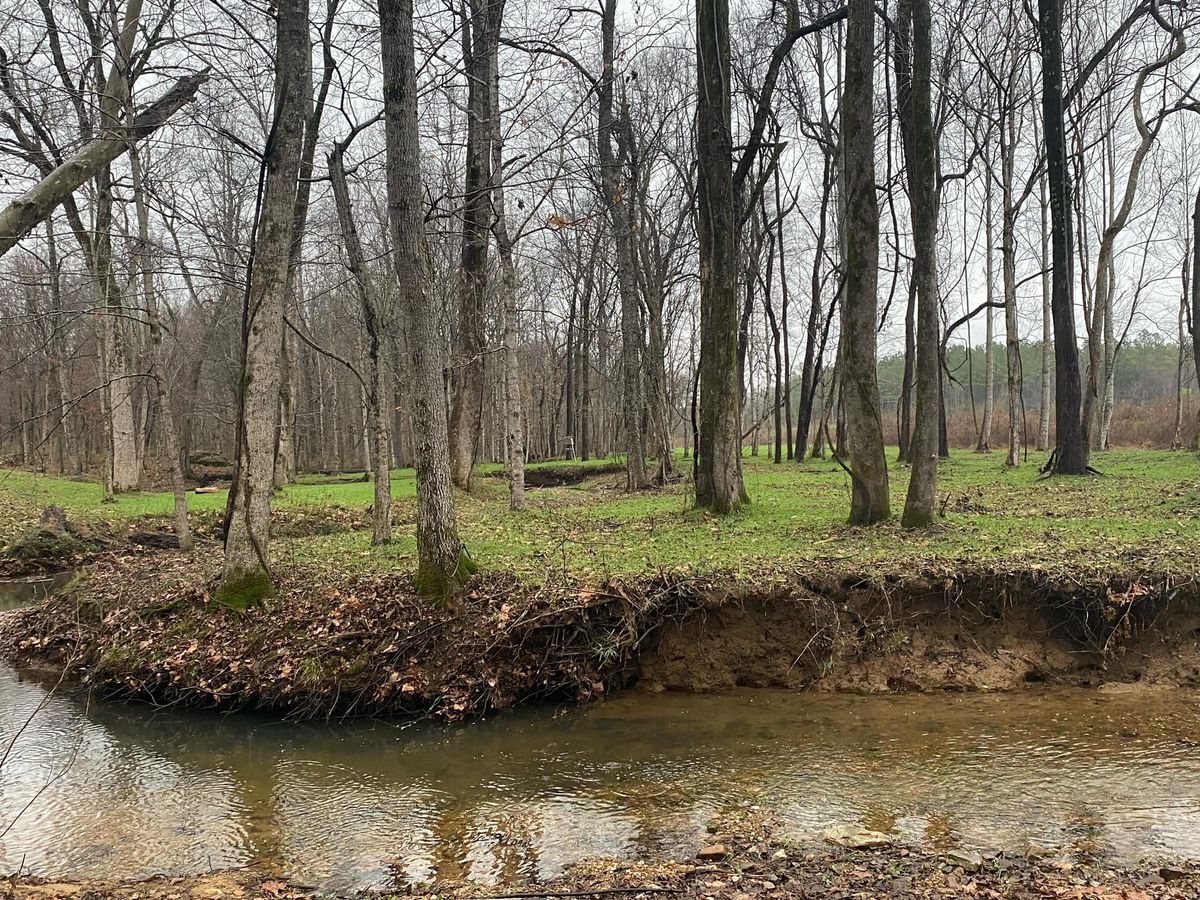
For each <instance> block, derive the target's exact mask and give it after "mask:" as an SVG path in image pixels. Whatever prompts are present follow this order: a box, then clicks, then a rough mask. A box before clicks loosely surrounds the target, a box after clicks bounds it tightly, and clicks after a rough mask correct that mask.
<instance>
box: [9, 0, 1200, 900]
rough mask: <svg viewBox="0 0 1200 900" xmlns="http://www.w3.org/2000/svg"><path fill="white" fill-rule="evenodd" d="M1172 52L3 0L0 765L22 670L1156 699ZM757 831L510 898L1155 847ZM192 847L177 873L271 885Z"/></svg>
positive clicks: (1170, 299) (1008, 877) (323, 710)
mask: <svg viewBox="0 0 1200 900" xmlns="http://www.w3.org/2000/svg"><path fill="white" fill-rule="evenodd" d="M1198 41H1200V9H1197V7H1196V5H1195V4H1193V3H1188V2H1185V0H990V2H980V0H735V2H730V0H694V2H690V0H585V2H581V3H567V2H557V0H526V2H520V0H378V3H377V4H372V3H363V2H362V0H267V2H266V3H261V2H256V0H0V325H2V328H0V544H2V545H3V550H2V552H0V601H2V600H3V599H4V597H5V596H7V595H6V594H4V591H10V592H13V596H16V592H17V591H24V592H25V593H22V594H21V600H20V603H19V605H20V606H22V607H26V606H27V607H28V608H22V609H20V610H19V611H14V612H12V613H11V614H10V613H7V612H6V613H5V614H4V615H3V616H0V658H3V659H4V660H6V661H7V663H8V664H11V666H12V667H13V668H12V671H13V672H18V673H21V678H22V679H23V678H24V677H25V673H27V672H29V673H40V676H39V677H41V678H46V677H49V678H50V679H51V682H52V684H53V687H52V688H50V689H49V693H48V694H47V695H46V699H45V700H41V701H39V702H38V705H37V706H36V709H35V710H34V711H33V713H31V715H30V717H29V719H28V720H27V721H26V722H25V724H24V725H22V726H21V729H20V733H18V735H17V736H16V737H14V738H13V743H12V744H10V745H9V749H10V750H11V748H12V747H13V746H16V745H17V743H18V738H19V737H20V734H23V733H24V732H25V730H26V729H27V728H30V727H32V726H31V725H30V723H31V722H32V723H36V721H37V720H36V716H37V714H38V712H39V711H40V710H42V709H43V707H45V706H46V705H47V704H48V703H50V699H51V698H52V697H54V695H55V692H56V691H58V690H59V688H60V685H63V684H67V683H70V684H73V685H75V686H77V687H80V686H82V687H83V688H84V689H85V690H86V691H87V692H88V697H89V698H90V697H91V696H92V692H98V694H99V695H100V696H101V697H103V698H105V699H116V700H136V701H147V702H149V703H151V704H153V705H155V706H156V707H159V708H174V707H181V708H182V707H204V708H210V709H219V710H225V711H231V710H249V709H258V710H266V711H267V712H269V713H271V714H279V715H282V716H283V717H284V718H286V719H288V720H291V719H303V720H319V719H324V720H327V721H328V720H335V719H336V720H347V719H354V718H359V717H386V718H388V719H398V720H404V721H406V722H407V721H412V720H417V721H431V722H436V723H439V724H441V725H445V724H448V723H459V722H463V721H465V720H473V721H474V720H480V719H483V718H485V717H487V716H490V715H491V714H493V713H496V712H498V711H500V710H504V709H507V708H509V707H514V706H518V705H522V704H528V705H532V706H536V705H538V704H543V705H544V704H558V705H572V706H573V705H591V704H594V703H595V702H596V701H599V700H601V699H605V698H607V697H609V696H610V695H611V694H613V693H615V692H616V691H618V690H619V689H625V688H633V687H635V686H637V685H640V686H642V687H645V688H648V689H649V691H650V692H653V693H658V692H664V691H666V692H669V691H672V690H680V691H696V692H709V691H736V690H738V689H742V688H764V687H775V688H788V689H790V690H793V691H809V692H812V693H829V694H840V693H852V694H884V695H892V694H900V693H910V692H911V693H914V694H920V693H931V692H953V693H955V694H989V693H992V692H999V691H1005V692H1019V691H1028V690H1030V689H1031V688H1036V687H1037V686H1042V685H1045V684H1046V683H1047V682H1049V683H1050V684H1051V685H1053V686H1054V688H1055V689H1061V690H1076V689H1078V688H1083V687H1089V688H1094V687H1111V686H1112V685H1114V684H1115V685H1117V686H1118V689H1119V690H1126V689H1128V690H1131V691H1132V690H1142V689H1151V688H1153V689H1156V690H1164V691H1165V690H1183V691H1187V690H1192V689H1194V688H1195V687H1197V686H1198V685H1200V642H1198V641H1197V636H1198V635H1200V627H1198V626H1200V614H1198V613H1197V612H1196V610H1197V608H1198V607H1197V603H1200V590H1198V585H1200V581H1198V579H1197V576H1196V559H1197V554H1198V552H1200V475H1198V474H1197V472H1198V468H1197V466H1198V458H1200V457H1198V454H1200V252H1198V250H1200V164H1198V163H1197V161H1196V160H1197V154H1196V153H1195V146H1196V144H1195V143H1194V142H1196V141H1198V140H1200V48H1198V47H1197V42H1198ZM26 594H28V596H26ZM27 601H29V602H27ZM41 601H44V602H41ZM15 605H18V604H16V603H15V602H14V606H15ZM6 608H7V607H4V606H0V609H6ZM8 671H9V669H8V668H6V667H4V666H0V675H5V674H6V673H7V672H8ZM47 673H49V674H47ZM13 677H14V678H15V677H16V676H15V675H14V676H13ZM15 683H16V682H14V684H15ZM20 683H21V684H24V682H23V681H22V682H20ZM0 688H3V689H4V690H10V691H16V690H17V688H13V687H7V688H6V687H4V685H3V684H0ZM947 695H949V694H947ZM12 696H16V694H15V693H13V694H12ZM1072 696H1074V695H1072ZM1187 696H1189V697H1190V696H1191V695H1190V694H1189V695H1187ZM89 702H90V701H89ZM748 702H750V701H748ZM1189 702H1191V701H1190V700H1180V701H1179V703H1180V704H1186V703H1189ZM1068 706H1069V704H1068ZM1180 708H1181V709H1182V708H1183V707H1182V706H1181V707H1180ZM1189 708H1190V707H1189ZM1190 716H1191V713H1188V714H1187V715H1183V716H1177V715H1173V716H1169V717H1168V719H1170V720H1171V721H1176V720H1179V721H1182V720H1188V719H1189V717H1190ZM1154 727H1155V728H1158V727H1159V726H1157V725H1155V726H1154ZM1127 732H1128V733H1129V734H1131V735H1132V736H1133V738H1137V737H1138V734H1137V733H1136V732H1134V731H1133V730H1132V726H1130V728H1129V729H1126V731H1121V732H1120V735H1121V739H1122V740H1124V739H1125V738H1124V736H1125V735H1126V733H1127ZM1131 739H1132V738H1131ZM1189 741H1191V738H1190V737H1189V736H1188V735H1183V734H1181V735H1179V736H1178V739H1177V740H1176V741H1175V743H1172V744H1171V745H1170V746H1171V747H1172V748H1174V750H1172V752H1175V751H1177V750H1178V748H1179V747H1183V746H1194V744H1191V743H1188V742H1189ZM201 743H202V744H203V743H204V742H203V741H201ZM3 745H4V741H3V740H0V767H3V766H4V764H5V763H4V759H5V757H7V756H8V753H6V752H5V751H4V746H3ZM69 758H70V760H74V758H75V757H74V755H73V754H72V755H70V757H69ZM69 764H70V763H68V765H69ZM1181 765H1182V764H1181ZM10 771H12V766H11V764H10ZM1171 771H1175V770H1171ZM4 777H5V773H4V772H3V770H2V769H0V786H3V782H4ZM14 777H15V776H14ZM1180 777H1183V776H1180ZM272 790H274V788H273V787H272V788H271V789H268V790H267V792H266V793H267V794H268V795H270V794H271V793H272ZM1185 793H1186V791H1185ZM2 795H3V792H2V791H0V814H3V812H4V809H5V807H4V805H3V802H2ZM38 796H39V795H35V796H34V797H33V799H31V800H30V806H31V807H33V808H35V809H36V806H35V804H36V801H37V799H38ZM748 802H749V801H747V803H748ZM251 805H252V804H251ZM745 806H746V804H743V808H744V807H745ZM750 808H751V809H753V810H754V811H756V812H757V811H758V810H759V807H758V806H757V805H754V806H752V807H750ZM24 812H25V810H24V809H22V810H21V813H24ZM18 817H19V815H18ZM1178 821H1182V820H1178ZM693 824H694V823H693ZM8 827H9V828H11V827H12V825H11V824H10V825H9V826H8ZM256 827H257V826H256ZM489 827H492V826H489ZM496 827H499V826H496ZM507 827H508V826H505V828H507ZM888 827H889V828H899V827H901V826H900V825H896V824H895V822H893V824H892V825H891V826H888ZM0 828H4V821H3V818H0ZM774 828H775V826H774V825H772V824H771V822H770V821H769V817H768V816H766V814H764V815H763V816H761V817H756V816H750V815H744V816H743V817H742V818H740V819H739V820H738V823H736V824H729V823H728V822H724V821H723V822H720V823H710V826H709V833H710V834H711V835H715V836H716V837H714V838H713V839H712V840H713V845H712V846H711V847H707V848H703V849H702V851H701V854H700V859H701V863H700V864H698V866H692V867H690V868H687V869H686V870H683V869H676V868H671V869H665V870H659V869H651V868H648V869H637V870H636V872H635V871H634V870H633V869H629V870H626V869H625V868H622V867H621V866H618V867H617V868H615V869H614V868H601V869H597V870H581V871H579V872H576V873H574V874H572V873H570V872H568V873H567V874H565V875H563V876H562V880H557V881H556V880H554V879H553V878H551V879H549V880H548V881H547V880H546V879H543V877H542V875H541V874H540V873H541V871H542V870H541V869H539V870H538V873H539V874H537V877H536V878H535V879H534V881H536V882H537V883H538V884H541V885H542V888H540V889H543V890H545V891H546V892H545V893H538V894H519V895H516V896H590V895H591V894H593V893H597V892H598V893H613V892H615V893H619V894H622V895H629V896H637V895H639V892H644V893H645V894H646V896H650V895H652V894H657V893H662V892H667V893H678V894H684V895H687V896H713V897H716V896H719V897H731V898H742V900H744V898H746V897H748V896H757V895H760V894H761V895H763V896H773V897H775V896H824V895H826V894H827V893H828V895H829V896H851V895H854V896H893V895H911V894H914V893H915V894H917V895H922V896H924V895H947V894H954V893H955V891H958V890H959V889H961V890H962V891H963V892H964V893H969V894H972V895H978V896H995V897H1000V896H1018V897H1019V896H1031V897H1032V896H1051V895H1056V896H1079V897H1084V896H1089V897H1090V896H1095V897H1099V898H1107V897H1117V896H1139V897H1141V896H1153V897H1163V898H1168V897H1183V896H1189V894H1188V893H1187V891H1188V890H1195V889H1198V888H1197V886H1198V885H1200V870H1197V869H1196V867H1195V860H1194V858H1192V857H1189V858H1188V859H1185V860H1184V861H1183V862H1182V863H1181V862H1179V861H1178V860H1174V861H1172V862H1171V863H1170V865H1168V864H1167V863H1166V862H1162V864H1161V865H1158V864H1157V863H1156V864H1155V865H1154V866H1151V867H1150V868H1145V867H1142V868H1138V869H1133V868H1127V869H1117V868H1110V869H1097V868H1087V866H1092V865H1093V864H1095V865H1097V866H1099V865H1102V863H1100V862H1098V860H1101V859H1105V857H1103V855H1102V854H1100V853H1098V852H1097V853H1092V851H1090V850H1088V851H1081V853H1082V854H1083V855H1082V857H1078V858H1082V859H1084V863H1085V864H1086V865H1085V867H1084V868H1081V869H1079V870H1078V871H1076V870H1073V869H1072V868H1070V866H1074V865H1075V864H1076V862H1071V863H1070V866H1068V867H1066V868H1063V867H1061V866H1059V867H1056V864H1049V863H1045V864H1044V863H1042V862H1041V861H1040V860H1041V859H1042V857H1040V856H1037V855H1036V854H1030V853H1025V854H1024V855H1019V856H1018V855H1014V856H1012V857H1011V858H1006V857H1004V855H1003V853H1004V852H1006V851H998V853H999V855H994V856H989V857H982V856H981V857H980V858H979V860H977V861H976V860H975V859H974V856H971V855H960V856H958V857H955V858H953V859H947V857H946V856H945V854H944V853H942V849H941V847H940V845H938V846H937V847H934V848H933V849H931V846H932V845H930V846H926V845H921V846H922V847H923V848H924V849H913V851H912V856H911V857H910V856H909V851H907V850H905V851H904V854H903V857H901V856H897V855H896V853H897V852H898V851H896V850H895V848H894V847H893V840H892V838H891V837H879V836H878V835H877V834H876V832H875V831H872V830H870V829H868V830H866V831H862V830H858V831H853V832H849V833H844V832H841V831H836V830H835V831H834V832H830V833H829V834H827V835H826V840H825V843H826V845H830V846H836V847H837V848H838V849H837V850H836V851H831V850H829V849H828V846H826V847H825V849H824V850H823V851H821V852H820V853H818V854H816V855H808V856H804V857H799V856H796V855H794V854H793V847H792V845H791V844H789V843H787V842H786V841H784V840H783V838H782V837H781V836H780V835H781V834H782V832H776V831H775V830H773V829H774ZM931 828H932V826H931ZM1180 828H1183V826H1180ZM501 830H503V829H501ZM518 830H519V829H518ZM885 830H886V829H885ZM1183 830H1184V831H1186V829H1183ZM6 831H7V829H5V832H6ZM19 833H20V832H19V830H18V834H19ZM889 833H890V832H889ZM1187 833H1188V834H1190V833H1191V832H1190V831H1189V832H1187ZM1197 833H1200V830H1198V831H1197ZM830 835H832V836H830ZM864 835H865V836H864ZM872 835H874V836H872ZM0 838H3V833H0ZM56 839H58V838H56ZM134 843H136V842H134ZM1181 846H1184V845H1181ZM1186 846H1190V845H1186ZM1186 846H1185V849H1186ZM875 851H877V855H876V856H871V855H870V852H875ZM963 852H964V853H966V851H963ZM4 853H5V851H4V844H3V843H2V842H0V863H2V862H3V861H4V860H5V856H4ZM970 853H975V851H974V850H971V851H970ZM705 854H707V855H705ZM789 854H793V855H790V856H789ZM830 854H832V855H830ZM860 854H867V855H860ZM975 855H978V854H975ZM1193 856H1194V855H1193ZM1071 858H1072V859H1073V860H1076V861H1078V858H1077V857H1071ZM1006 860H1007V861H1006ZM643 861H644V860H643ZM1105 864H1107V863H1105ZM22 865H24V861H23V860H22ZM1064 865H1067V864H1065V863H1064ZM1113 865H1114V866H1115V865H1116V864H1115V863H1113ZM744 866H750V868H746V869H744V868H743V867H744ZM1172 866H1174V867H1175V868H1172ZM212 868H213V867H212V866H211V865H210V868H209V869H207V870H205V871H209V872H210V874H209V876H204V877H200V876H197V875H196V872H195V871H192V870H191V869H188V870H187V871H185V872H183V874H185V875H187V876H188V877H189V878H193V876H195V878H194V879H193V880H191V881H187V882H186V883H184V884H183V885H182V886H181V887H179V890H180V891H181V892H183V893H180V894H179V895H180V896H190V895H189V894H187V893H186V892H187V891H193V890H194V891H196V896H223V895H226V894H228V895H230V896H251V895H252V896H263V897H281V896H303V895H305V893H306V890H307V889H306V888H303V887H296V886H291V885H289V884H288V883H287V882H286V880H277V879H276V878H275V877H274V875H275V874H276V873H273V872H272V873H271V877H270V878H268V879H267V880H263V878H260V877H259V874H261V873H258V872H257V870H248V871H249V872H250V874H247V875H246V877H245V878H243V877H242V876H241V875H236V874H235V875H226V874H221V873H213V872H212ZM192 869H195V867H192ZM435 869H436V867H435ZM51 870H52V869H48V870H47V871H51ZM83 870H84V869H80V871H83ZM137 871H143V870H141V869H139V870H137ZM147 871H149V870H147ZM153 871H166V869H165V868H164V869H160V868H154V869H153ZM235 871H236V867H235ZM753 871H759V872H760V873H761V872H767V873H768V874H770V878H768V877H767V875H762V878H763V879H766V880H765V881H764V885H765V886H762V885H760V886H757V887H755V886H753V885H752V884H751V882H753V878H751V879H750V881H749V882H745V883H742V882H739V881H738V879H740V878H742V873H743V872H753ZM75 872H76V870H75V869H71V870H69V871H68V874H72V875H73V874H74V873H75ZM631 872H632V873H633V874H630V873H631ZM622 873H624V874H622ZM831 873H833V874H831ZM1164 873H1170V874H1164ZM20 874H21V870H20V869H17V875H20ZM438 874H439V873H438V872H436V871H435V872H434V875H435V876H436V875H438ZM526 874H528V873H526ZM734 875H736V876H737V877H736V878H734V877H733V876H734ZM263 877H265V876H263ZM556 877H557V876H556ZM706 879H709V880H706ZM717 879H719V880H717ZM962 879H966V880H965V881H964V880H962ZM972 879H973V880H972ZM434 880H435V882H437V878H435V879H434ZM777 883H778V884H784V883H787V884H791V885H792V887H791V888H787V889H782V888H779V887H778V884H777ZM968 883H969V884H970V885H971V887H969V888H968V887H967V885H968ZM755 884H757V883H756V882H755ZM897 884H899V885H900V886H899V887H897ZM414 885H415V882H413V883H409V884H408V885H407V887H406V888H405V889H404V891H402V893H403V892H405V891H407V892H409V893H420V890H423V888H420V889H419V888H418V886H414ZM747 885H750V886H747ZM460 888H461V889H462V890H463V891H464V892H465V893H464V894H463V895H464V896H468V895H478V889H477V886H475V887H465V888H464V887H462V886H461V885H452V884H450V883H449V881H446V882H445V884H443V885H442V886H441V887H440V888H437V890H438V891H439V892H440V893H439V895H440V896H450V895H452V894H448V893H446V891H457V890H459V889H460ZM743 888H744V889H745V890H743ZM58 889H59V888H58V887H55V886H54V885H49V887H48V886H47V885H46V884H45V883H43V882H40V881H38V880H37V878H34V879H33V880H24V881H20V880H18V879H17V877H16V876H14V878H13V879H12V880H11V881H10V883H9V890H10V892H12V893H13V896H20V897H22V898H23V900H33V898H35V897H39V898H40V897H43V896H57V894H54V893H53V891H54V890H58ZM62 889H63V890H64V891H67V893H72V892H74V893H77V892H78V890H79V889H80V886H79V885H78V884H74V883H72V884H71V885H70V887H69V889H68V888H65V887H64V888H62ZM91 889H93V890H94V891H95V892H96V893H97V894H98V895H100V896H114V897H116V896H125V894H124V893H122V892H127V891H128V890H132V888H130V887H129V885H128V884H127V883H125V882H124V881H122V880H121V879H117V880H116V881H112V882H105V883H103V884H99V883H98V884H97V885H93V886H92V888H91ZM143 889H144V890H147V891H149V893H146V894H144V896H158V894H155V893H154V891H156V890H158V888H157V887H154V886H151V887H148V888H144V887H143V886H139V887H138V890H139V891H141V890H143ZM171 889H174V888H168V887H164V888H163V890H164V891H169V890H171ZM47 890H49V894H47ZM839 890H841V891H844V893H837V891H839ZM1127 890H1135V891H1137V892H1138V893H1134V894H1129V893H1126V891H1127ZM39 891H41V893H39ZM747 891H749V894H748V893H747ZM780 891H782V893H781V892H780ZM831 891H832V892H833V893H829V892H831ZM1072 891H1074V893H1071V892H1072ZM1087 891H1092V893H1087ZM854 892H858V893H854ZM872 892H874V893H872ZM0 896H4V894H3V888H2V887H0ZM164 896H165V895H164ZM489 896H490V895H489ZM496 896H500V895H499V894H497V895H496Z"/></svg>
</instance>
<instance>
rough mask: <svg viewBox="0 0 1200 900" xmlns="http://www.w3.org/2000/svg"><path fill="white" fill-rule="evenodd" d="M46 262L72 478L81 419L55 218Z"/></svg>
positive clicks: (78, 461)
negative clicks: (75, 408)
mask: <svg viewBox="0 0 1200 900" xmlns="http://www.w3.org/2000/svg"><path fill="white" fill-rule="evenodd" d="M46 259H47V265H48V267H49V272H48V273H47V274H48V276H49V279H50V316H51V321H50V328H51V340H50V352H51V354H53V357H54V375H55V380H56V386H57V388H58V403H59V414H58V428H59V429H60V430H61V431H62V433H63V447H64V457H65V458H64V468H65V469H66V471H67V472H69V473H70V474H71V475H80V474H82V473H83V460H82V458H81V457H80V453H79V436H78V434H77V432H76V430H75V428H76V425H75V423H76V421H77V417H76V416H74V415H72V407H73V406H74V403H75V401H74V397H73V396H72V394H71V378H70V370H69V366H68V360H67V335H66V327H67V319H66V316H65V315H64V313H63V306H62V267H61V266H60V264H59V259H58V240H57V238H56V237H55V234H54V220H53V218H48V219H46Z"/></svg>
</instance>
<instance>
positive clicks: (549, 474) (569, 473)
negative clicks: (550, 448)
mask: <svg viewBox="0 0 1200 900" xmlns="http://www.w3.org/2000/svg"><path fill="white" fill-rule="evenodd" d="M624 473H625V464H624V463H604V464H602V465H595V464H592V463H580V464H578V465H563V464H557V465H553V466H530V467H529V468H527V469H526V470H525V487H526V489H531V488H552V487H569V486H571V485H575V484H583V482H585V481H587V480H588V479H590V478H595V477H597V476H599V475H622V474H624ZM490 476H491V477H492V478H507V477H508V473H507V472H505V471H504V470H502V469H501V470H497V471H494V472H491V473H490Z"/></svg>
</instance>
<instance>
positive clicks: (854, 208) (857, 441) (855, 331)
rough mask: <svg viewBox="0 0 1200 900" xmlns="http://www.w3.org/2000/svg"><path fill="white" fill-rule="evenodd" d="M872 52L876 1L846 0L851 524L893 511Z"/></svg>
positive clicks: (846, 384)
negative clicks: (882, 374)
mask: <svg viewBox="0 0 1200 900" xmlns="http://www.w3.org/2000/svg"><path fill="white" fill-rule="evenodd" d="M874 56H875V9H874V5H873V4H872V2H871V0H851V2H850V18H849V20H848V22H847V25H846V85H845V95H844V97H845V99H844V101H843V104H842V109H843V111H844V112H843V126H842V128H843V134H842V150H843V172H844V173H845V185H846V224H845V232H844V243H845V278H846V296H845V301H844V302H843V304H842V368H843V376H842V385H843V393H842V397H843V407H844V410H845V417H846V445H847V449H848V451H849V454H848V455H849V463H850V467H851V480H852V482H853V488H852V493H851V501H850V523H851V524H853V525H870V524H873V523H875V522H881V521H883V520H884V519H886V518H888V517H889V516H890V515H891V498H890V496H889V487H888V470H887V458H886V456H885V455H884V449H883V416H882V412H881V409H880V404H879V383H878V381H877V376H876V355H877V337H876V327H877V325H878V322H877V319H878V277H879V201H878V199H877V198H876V195H875V124H874V116H873V111H874V98H875V91H874V82H873V78H874V76H873V68H874V66H873V64H874Z"/></svg>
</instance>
